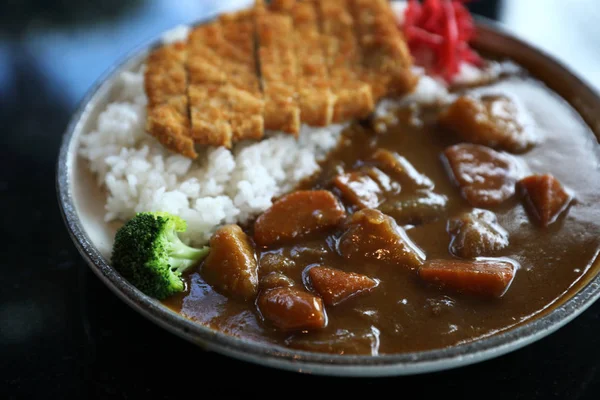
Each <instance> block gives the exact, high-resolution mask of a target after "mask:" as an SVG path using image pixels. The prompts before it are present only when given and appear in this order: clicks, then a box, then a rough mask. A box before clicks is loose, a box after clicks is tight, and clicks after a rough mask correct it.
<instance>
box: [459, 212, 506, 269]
mask: <svg viewBox="0 0 600 400" xmlns="http://www.w3.org/2000/svg"><path fill="white" fill-rule="evenodd" d="M447 230H448V233H449V234H450V236H451V240H450V247H449V250H450V252H451V253H452V254H454V255H456V256H458V257H461V258H475V257H481V256H491V255H493V254H494V253H496V252H497V251H498V250H501V249H503V248H505V247H506V246H508V232H507V231H506V230H505V229H504V228H503V227H502V226H500V224H498V220H497V218H496V214H494V213H493V212H491V211H488V210H482V209H474V210H472V211H471V212H469V213H464V214H462V215H459V216H457V217H455V218H452V219H450V220H449V221H448V226H447Z"/></svg>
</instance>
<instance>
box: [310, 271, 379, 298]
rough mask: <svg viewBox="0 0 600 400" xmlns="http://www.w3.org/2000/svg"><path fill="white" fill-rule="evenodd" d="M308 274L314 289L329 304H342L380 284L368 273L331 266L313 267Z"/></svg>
mask: <svg viewBox="0 0 600 400" xmlns="http://www.w3.org/2000/svg"><path fill="white" fill-rule="evenodd" d="M308 276H309V278H310V283H311V285H312V287H313V289H314V290H315V291H316V292H317V293H318V294H319V296H321V298H322V299H323V302H324V303H325V305H327V306H335V305H337V304H340V303H341V302H343V301H345V300H347V299H349V298H351V297H354V296H356V295H357V294H359V293H364V292H367V291H369V290H371V289H373V288H374V287H375V286H377V284H378V282H377V281H376V280H374V279H371V278H369V277H368V276H366V275H362V274H357V273H354V272H346V271H342V270H339V269H336V268H330V267H312V268H310V269H309V270H308Z"/></svg>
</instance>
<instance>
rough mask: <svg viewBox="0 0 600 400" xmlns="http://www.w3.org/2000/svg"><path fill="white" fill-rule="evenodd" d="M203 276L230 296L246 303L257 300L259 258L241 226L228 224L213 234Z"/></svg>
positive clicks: (217, 288)
mask: <svg viewBox="0 0 600 400" xmlns="http://www.w3.org/2000/svg"><path fill="white" fill-rule="evenodd" d="M202 276H203V277H204V279H205V280H206V282H207V283H209V284H210V285H211V286H213V287H214V288H215V289H216V290H218V291H219V292H221V293H223V294H225V295H226V296H229V297H233V298H236V299H241V300H246V301H250V300H253V299H254V298H255V297H256V293H257V291H258V266H257V262H256V255H255V253H254V248H253V246H252V242H251V241H250V238H249V237H248V235H246V233H245V232H244V231H242V229H241V228H240V227H239V226H238V225H225V226H223V227H221V228H219V229H218V230H217V231H216V232H215V233H214V234H213V236H212V237H211V239H210V253H209V254H208V257H207V258H206V260H205V261H204V265H203V266H202Z"/></svg>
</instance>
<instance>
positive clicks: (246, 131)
mask: <svg viewBox="0 0 600 400" xmlns="http://www.w3.org/2000/svg"><path fill="white" fill-rule="evenodd" d="M411 65H412V59H411V56H410V54H409V52H408V48H407V46H406V43H405V41H404V38H403V36H402V33H401V32H400V31H399V30H398V28H397V27H396V22H395V19H394V15H393V13H392V10H391V7H390V5H389V4H388V2H387V0H271V1H270V2H269V4H268V6H267V5H265V2H264V0H257V1H256V4H255V6H254V7H253V8H251V9H249V10H244V11H241V12H237V13H232V14H224V15H222V16H220V17H219V18H217V19H216V20H215V21H213V22H210V23H207V24H202V25H200V26H198V27H196V28H194V29H193V30H192V31H191V32H190V34H189V35H188V39H187V43H181V42H179V43H175V44H169V45H164V46H162V47H160V48H158V49H156V50H154V51H152V52H151V53H150V55H149V56H148V59H147V68H146V71H145V90H146V94H147V96H148V117H147V129H148V132H149V133H150V134H151V135H153V136H155V137H156V138H158V140H159V141H160V142H161V143H162V144H163V145H165V146H166V147H167V148H169V149H171V150H173V151H176V152H178V153H181V154H184V155H186V156H187V157H190V158H195V157H196V156H197V154H196V152H195V149H194V145H195V144H200V145H211V146H225V147H228V148H230V147H231V146H232V145H233V144H234V143H235V142H237V141H240V140H244V139H255V140H256V139H260V138H262V137H263V135H264V130H265V129H272V130H280V131H285V132H289V133H292V134H295V135H297V134H298V132H299V131H300V125H301V123H305V124H308V125H312V126H326V125H329V124H331V123H340V122H346V121H349V120H353V119H357V118H363V117H366V116H367V115H368V114H370V113H371V112H372V111H373V110H374V107H375V103H376V102H377V101H378V100H379V99H381V98H382V97H385V96H391V95H402V94H405V93H407V92H409V91H410V90H412V88H413V87H414V85H415V83H416V81H417V79H416V77H415V76H414V75H413V74H412V73H411Z"/></svg>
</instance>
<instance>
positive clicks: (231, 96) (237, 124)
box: [188, 10, 264, 148]
mask: <svg viewBox="0 0 600 400" xmlns="http://www.w3.org/2000/svg"><path fill="white" fill-rule="evenodd" d="M253 18H254V17H253V11H252V10H250V11H242V12H239V13H235V14H226V15H223V16H221V17H220V18H219V19H218V20H217V21H215V22H212V23H209V24H204V25H201V26H199V27H197V28H195V29H194V30H192V31H191V32H190V35H189V38H188V51H189V54H190V55H189V60H188V73H189V80H190V83H191V84H190V86H189V89H188V94H189V99H190V115H191V119H192V137H193V138H194V141H195V142H196V143H199V144H202V145H213V146H225V147H228V148H230V147H231V146H232V144H233V143H234V142H236V141H238V140H243V139H260V138H261V137H262V136H263V132H264V126H263V125H264V123H263V108H264V103H263V100H262V94H261V91H260V85H259V80H258V77H257V73H256V58H255V54H254V21H253Z"/></svg>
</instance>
